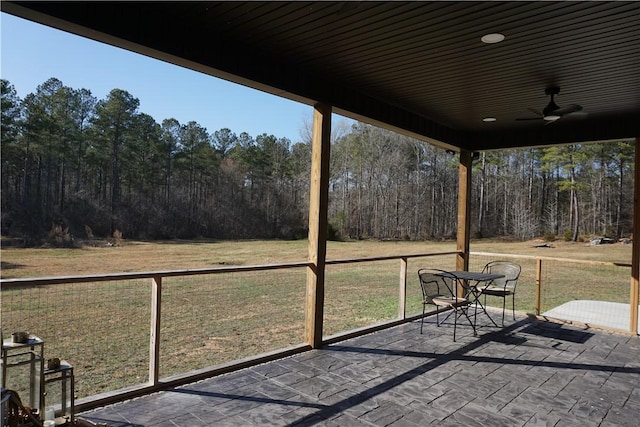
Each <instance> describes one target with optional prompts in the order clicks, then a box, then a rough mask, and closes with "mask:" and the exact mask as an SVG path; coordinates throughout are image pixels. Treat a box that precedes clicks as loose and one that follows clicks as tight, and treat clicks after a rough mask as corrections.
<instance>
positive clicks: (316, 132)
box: [305, 104, 331, 348]
mask: <svg viewBox="0 0 640 427" xmlns="http://www.w3.org/2000/svg"><path fill="white" fill-rule="evenodd" d="M311 145H312V147H311V150H312V151H311V182H310V185H309V198H310V199H309V247H308V253H309V263H310V264H311V265H310V266H309V267H308V268H307V287H306V296H305V342H306V343H307V344H309V345H310V346H311V347H312V348H319V347H321V346H322V321H323V315H324V271H325V261H326V255H327V210H328V205H329V204H328V201H329V152H330V149H331V106H330V105H327V104H316V105H315V106H314V109H313V135H312V141H311Z"/></svg>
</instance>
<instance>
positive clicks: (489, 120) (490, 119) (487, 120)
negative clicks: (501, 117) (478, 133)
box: [482, 117, 498, 122]
mask: <svg viewBox="0 0 640 427" xmlns="http://www.w3.org/2000/svg"><path fill="white" fill-rule="evenodd" d="M496 120H498V119H496V118H495V117H485V118H484V119H482V121H483V122H495V121H496Z"/></svg>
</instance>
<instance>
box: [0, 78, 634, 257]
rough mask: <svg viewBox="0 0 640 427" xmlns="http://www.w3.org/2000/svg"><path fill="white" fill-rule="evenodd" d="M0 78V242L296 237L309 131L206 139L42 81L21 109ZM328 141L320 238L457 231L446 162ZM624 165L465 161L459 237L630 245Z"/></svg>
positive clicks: (359, 136)
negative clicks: (467, 217) (464, 209)
mask: <svg viewBox="0 0 640 427" xmlns="http://www.w3.org/2000/svg"><path fill="white" fill-rule="evenodd" d="M1 83H2V106H1V108H2V110H1V111H2V123H1V125H2V129H1V131H2V140H1V141H2V147H1V161H2V178H1V179H2V183H1V191H2V195H1V203H2V206H1V208H2V217H1V232H2V235H3V236H8V237H14V238H19V239H20V241H21V242H23V244H24V245H26V246H34V245H42V244H44V243H47V242H48V243H57V244H63V245H74V241H75V240H80V239H93V238H109V239H110V238H118V239H122V238H124V239H148V240H159V239H194V238H213V239H247V238H260V239H264V238H273V239H296V238H305V237H306V233H307V231H306V230H307V209H308V186H309V176H310V161H311V160H310V159H311V148H310V139H311V135H310V131H308V132H307V135H306V136H301V138H300V141H296V142H293V141H290V140H289V139H288V138H280V137H277V136H274V135H268V134H266V133H264V134H261V135H257V136H251V135H249V134H247V133H246V132H240V133H236V132H234V131H232V130H231V129H227V128H223V129H219V130H214V131H209V130H208V129H206V128H204V127H203V126H201V125H200V124H198V123H196V122H194V121H190V122H188V123H179V122H178V121H177V120H176V119H173V118H166V119H164V120H163V121H162V123H158V122H156V120H155V119H154V118H152V117H151V116H149V115H148V114H145V113H144V112H141V111H139V104H140V102H139V100H138V99H137V98H136V97H135V96H133V95H132V94H130V93H129V92H127V91H126V90H123V89H113V90H111V91H110V93H109V94H108V95H107V96H106V98H105V99H97V98H96V97H94V96H93V95H92V94H91V91H90V90H87V89H74V88H71V87H67V86H65V85H64V84H63V83H62V82H61V81H60V80H58V79H56V78H50V79H49V80H47V81H46V82H44V83H42V84H41V85H39V86H38V87H37V89H36V91H35V93H30V94H28V95H26V96H25V98H24V99H20V98H19V97H18V95H17V93H16V91H15V88H14V87H13V85H12V84H11V83H10V82H9V81H7V80H2V81H1ZM302 133H303V134H304V133H305V132H302ZM331 139H332V141H331V144H332V145H331V167H330V183H329V195H330V207H329V236H330V238H332V239H403V240H424V239H446V238H451V237H453V236H455V233H456V226H457V225H456V221H457V185H458V184H457V182H458V165H459V160H458V157H457V155H455V154H452V153H450V152H447V151H445V150H443V149H441V148H438V147H435V146H433V145H429V144H427V143H425V142H422V141H419V140H416V139H412V138H409V137H406V136H403V135H399V134H396V133H393V132H391V131H388V130H385V129H381V128H377V127H373V126H370V125H367V124H364V123H359V122H356V123H354V124H353V125H351V126H346V125H344V126H335V127H334V131H333V134H332V138H331ZM633 154H634V144H633V143H632V142H629V141H619V142H608V143H591V144H580V145H565V146H555V147H550V148H538V149H519V150H501V151H490V152H481V153H478V156H477V159H476V160H474V162H473V173H472V220H471V223H472V233H473V237H476V238H480V237H497V236H500V237H509V238H513V239H519V240H526V239H532V238H546V239H552V238H561V239H566V240H573V241H578V240H582V239H585V238H588V237H590V236H604V237H610V238H615V239H618V238H621V237H628V236H630V235H631V233H632V230H631V210H632V203H633V194H632V193H633V167H634V164H633Z"/></svg>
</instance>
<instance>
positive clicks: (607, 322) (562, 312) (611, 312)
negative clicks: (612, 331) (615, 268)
mask: <svg viewBox="0 0 640 427" xmlns="http://www.w3.org/2000/svg"><path fill="white" fill-rule="evenodd" d="M639 308H640V306H639ZM542 316H548V317H553V318H556V319H560V320H567V321H574V322H580V323H585V324H589V325H597V326H602V327H608V328H616V329H622V330H625V331H628V330H629V318H630V317H629V316H630V314H629V304H624V303H621V302H608V301H591V300H576V301H569V302H566V303H564V304H562V305H559V306H557V307H554V308H552V309H551V310H549V311H545V312H544V313H542ZM638 328H639V329H640V320H639V321H638Z"/></svg>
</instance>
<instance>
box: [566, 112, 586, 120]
mask: <svg viewBox="0 0 640 427" xmlns="http://www.w3.org/2000/svg"><path fill="white" fill-rule="evenodd" d="M588 115H589V113H587V112H586V111H584V110H580V111H574V112H573V113H569V114H566V115H564V116H562V118H563V119H571V120H574V119H575V120H580V119H586V118H587V116H588Z"/></svg>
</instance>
